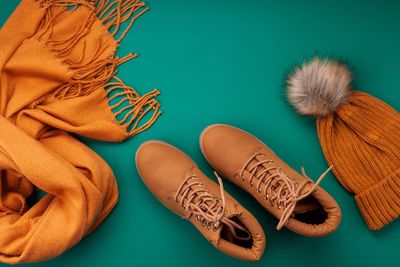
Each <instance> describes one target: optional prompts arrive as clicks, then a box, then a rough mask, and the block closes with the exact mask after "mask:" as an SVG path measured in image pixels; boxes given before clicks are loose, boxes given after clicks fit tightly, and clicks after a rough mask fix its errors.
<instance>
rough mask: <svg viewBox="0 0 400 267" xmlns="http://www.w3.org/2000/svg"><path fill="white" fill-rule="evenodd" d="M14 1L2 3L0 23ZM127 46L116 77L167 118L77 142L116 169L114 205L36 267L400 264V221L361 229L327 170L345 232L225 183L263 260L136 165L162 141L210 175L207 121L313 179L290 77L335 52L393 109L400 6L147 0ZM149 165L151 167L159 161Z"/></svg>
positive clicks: (309, 133)
mask: <svg viewBox="0 0 400 267" xmlns="http://www.w3.org/2000/svg"><path fill="white" fill-rule="evenodd" d="M17 2H18V1H6V0H2V1H0V23H3V22H4V21H5V20H6V18H7V17H8V16H9V15H10V14H11V12H12V10H13V9H14V8H15V6H16V5H17ZM147 4H148V5H149V6H150V7H151V11H150V12H148V13H147V14H145V15H144V16H142V17H141V18H140V19H139V20H138V21H137V23H135V25H134V27H133V29H132V30H131V31H130V33H129V34H128V35H127V37H126V39H125V40H124V41H123V42H122V45H121V48H120V50H119V54H120V55H124V54H126V53H128V52H130V51H135V52H138V53H139V54H140V57H138V58H137V59H135V60H133V61H131V62H129V63H126V64H124V65H123V66H121V68H120V70H119V76H120V77H121V78H123V79H124V80H125V82H126V83H128V84H129V85H132V86H134V87H136V88H137V89H138V91H139V92H141V93H144V92H147V91H150V90H151V89H153V88H158V89H160V90H161V92H162V94H161V95H160V96H159V100H160V102H161V104H162V110H163V115H162V116H161V117H160V118H159V120H158V121H157V122H156V124H155V125H154V126H153V127H152V128H151V129H149V130H148V131H146V132H144V133H142V134H140V135H139V136H137V137H134V138H132V139H131V140H129V141H127V142H125V143H121V144H111V143H102V142H97V141H91V140H86V139H85V140H83V141H84V142H86V143H87V144H88V145H89V146H90V147H92V148H93V149H94V150H95V151H97V152H98V153H99V154H100V155H101V156H103V157H104V158H105V160H106V161H107V162H108V163H109V164H110V165H111V167H112V168H113V170H114V172H115V174H116V176H117V179H118V183H119V190H120V200H119V204H118V206H117V207H116V208H115V210H114V211H113V212H112V214H111V215H110V216H109V218H108V219H107V220H106V221H105V222H104V223H103V224H102V225H101V226H100V228H98V229H97V230H96V231H95V232H94V233H92V234H91V235H90V236H88V237H86V238H85V239H84V240H82V241H81V242H80V243H79V244H78V245H76V246H75V247H73V248H72V249H70V250H69V251H67V252H66V253H64V254H63V255H62V256H60V257H58V258H56V259H54V260H51V261H49V262H45V263H41V264H37V266H75V267H78V266H176V267H181V266H190V267H205V266H207V267H213V266H230V267H233V266H268V267H275V266H279V267H282V266H296V267H301V266H307V267H310V266H400V259H399V248H400V222H399V221H398V220H397V221H395V222H393V223H392V224H390V225H389V226H387V227H385V228H384V229H383V230H381V231H379V232H372V231H370V230H368V229H367V227H366V224H365V223H364V221H363V219H362V217H361V215H360V213H359V212H358V209H357V206H356V203H355V201H354V198H353V197H352V196H351V195H350V194H349V193H348V192H347V191H345V190H344V189H343V187H341V185H340V184H339V183H338V182H337V181H336V179H335V177H334V176H333V175H332V174H330V175H328V177H326V179H325V180H324V181H323V182H322V186H323V187H324V188H325V189H326V190H327V191H329V192H330V193H331V194H332V195H333V196H334V198H335V199H336V200H337V201H338V202H339V204H340V205H341V208H342V211H343V220H342V224H341V226H340V228H339V229H338V231H337V232H335V233H334V234H332V235H330V236H328V237H325V238H320V239H310V238H305V237H302V236H299V235H296V234H294V233H292V232H290V231H288V230H286V229H283V230H281V231H280V232H278V231H276V230H275V226H276V224H277V221H276V219H274V218H273V217H272V216H271V215H269V214H268V213H267V212H266V211H265V210H264V209H262V208H261V206H260V205H259V204H257V202H256V201H255V200H253V199H252V198H251V197H250V196H248V195H247V194H246V193H245V192H243V191H241V190H239V189H238V188H235V187H234V186H233V185H232V184H229V183H225V187H226V190H227V191H228V192H229V193H231V194H232V195H233V196H234V197H236V198H237V199H238V200H239V201H240V202H241V203H242V204H243V205H244V206H245V207H246V208H248V209H249V210H250V211H251V212H253V213H254V215H255V216H256V217H257V218H258V219H259V221H260V223H261V224H262V226H263V227H264V230H265V232H266V235H267V238H268V244H267V249H266V251H265V254H264V257H263V258H262V260H261V261H260V262H258V263H247V262H242V261H239V260H236V259H233V258H230V257H228V256H225V255H223V254H221V253H220V252H218V251H217V250H216V249H214V248H213V247H212V246H211V245H210V244H208V242H207V241H206V240H205V239H204V238H203V237H202V236H201V235H200V234H199V233H198V232H197V231H196V230H195V229H194V227H192V226H191V225H190V224H189V223H188V222H186V221H184V220H182V219H180V218H179V217H177V216H175V215H174V214H172V213H170V212H169V211H168V210H167V209H165V208H164V207H163V206H162V205H161V204H160V203H158V202H157V200H156V199H155V198H153V196H152V195H151V194H150V193H149V191H148V190H147V189H146V187H145V186H144V185H143V183H142V182H141V180H140V178H139V177H138V174H137V172H136V169H135V166H134V154H135V151H136V149H137V147H138V146H139V145H140V144H141V143H142V142H143V141H146V140H149V139H161V140H164V141H167V142H169V143H171V144H173V145H175V146H178V147H179V148H181V149H182V150H184V151H185V152H187V153H188V154H189V155H190V156H192V157H193V159H194V160H195V161H196V162H198V164H199V166H200V167H201V168H202V169H203V170H204V172H205V173H207V174H209V176H210V177H213V176H212V169H211V168H210V167H209V166H208V165H207V164H206V162H205V160H204V158H203V157H202V155H201V152H200V149H199V146H198V137H199V134H200V132H201V131H202V129H203V128H204V127H206V126H207V125H209V124H212V123H228V124H232V125H235V126H238V127H241V128H243V129H245V130H247V131H250V132H251V133H253V134H255V135H256V136H258V137H259V138H260V139H261V140H263V141H265V142H266V143H267V144H268V145H269V146H270V147H271V148H273V149H274V150H275V152H276V153H278V154H279V155H280V156H281V157H282V158H283V159H285V160H286V161H287V162H288V163H289V164H291V165H292V166H293V167H295V168H297V169H299V168H300V166H304V167H305V168H306V170H307V172H308V174H309V175H310V176H311V177H318V176H319V174H320V173H321V172H322V171H323V170H325V169H326V168H327V164H326V162H325V160H324V157H323V155H322V152H321V149H320V146H319V143H318V139H317V136H316V128H315V125H314V120H313V119H312V118H303V117H300V116H298V115H296V114H295V112H294V111H293V109H291V107H290V106H289V105H288V104H287V103H286V100H285V96H284V91H283V87H284V79H285V73H286V72H287V70H288V69H290V67H291V66H292V65H293V64H294V63H298V62H301V61H302V60H303V59H304V58H308V57H310V56H313V55H314V54H315V53H319V54H321V55H323V56H335V57H342V58H344V59H346V60H348V61H349V62H350V65H351V67H352V68H353V69H354V75H355V81H354V83H355V87H356V88H358V89H360V90H363V91H365V92H368V93H371V94H373V95H374V96H377V97H379V98H380V99H382V100H384V101H386V102H387V103H388V104H390V105H392V106H393V107H395V108H396V109H397V110H400V101H399V99H400V90H399V88H400V87H399V86H400V85H399V83H400V82H399V75H400V67H399V62H400V49H399V48H400V32H399V26H400V1H394V0H393V1H361V0H360V1H349V0H341V1H261V0H248V1H243V0H241V1H238V0H202V1H183V0H182V1H178V0H168V1H162V0H158V1H157V0H151V1H148V3H147ZM155 164H156V163H155Z"/></svg>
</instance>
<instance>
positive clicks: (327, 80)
mask: <svg viewBox="0 0 400 267" xmlns="http://www.w3.org/2000/svg"><path fill="white" fill-rule="evenodd" d="M351 81H352V74H351V72H350V70H349V69H348V67H347V66H346V65H344V64H343V63H341V62H338V61H334V60H326V59H320V58H319V57H315V58H313V59H312V60H311V61H309V62H306V63H304V64H303V65H302V66H300V67H298V68H296V69H295V70H294V72H293V73H292V74H290V75H289V79H288V84H287V95H288V99H289V101H290V102H291V104H292V105H293V106H294V107H295V108H296V109H297V110H298V112H299V113H300V114H303V115H313V116H316V117H323V116H326V115H329V114H331V113H333V112H334V111H335V110H336V109H337V108H338V107H339V106H340V105H341V104H343V103H346V102H347V96H348V95H349V93H350V90H351Z"/></svg>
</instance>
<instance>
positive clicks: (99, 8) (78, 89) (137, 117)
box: [36, 0, 161, 136]
mask: <svg viewBox="0 0 400 267" xmlns="http://www.w3.org/2000/svg"><path fill="white" fill-rule="evenodd" d="M36 1H37V2H39V3H40V6H41V7H42V8H44V9H46V13H45V16H44V19H43V20H42V23H41V25H40V27H39V30H38V32H37V34H36V38H37V39H38V40H40V41H42V42H43V43H44V44H45V45H46V47H47V48H48V49H49V50H51V51H53V52H55V53H56V54H57V55H58V56H59V58H60V59H63V58H64V60H63V62H64V63H65V64H67V65H68V66H69V69H71V70H73V71H74V73H73V75H72V78H71V80H70V81H69V82H68V83H66V84H64V85H62V86H60V87H58V88H57V89H55V90H54V92H53V95H54V97H55V98H56V99H59V100H66V99H69V98H74V97H79V96H85V95H88V94H90V93H92V92H93V91H94V90H98V89H99V88H101V89H104V90H106V93H107V97H108V100H109V104H110V106H111V107H110V108H111V111H112V112H113V113H114V116H115V118H116V119H117V121H118V122H119V123H120V125H121V126H122V127H124V128H125V129H126V131H127V132H128V135H129V136H133V135H135V134H137V133H140V132H142V131H144V130H146V129H147V128H149V127H150V126H151V125H152V124H153V123H154V122H155V120H156V119H157V118H158V117H159V116H160V114H161V112H160V111H159V107H160V105H159V103H158V102H157V101H156V100H155V99H154V98H155V97H156V96H157V95H158V94H159V93H160V92H159V91H158V90H153V91H152V92H149V93H147V94H144V95H143V96H140V95H139V94H138V93H137V92H136V91H135V90H134V89H133V88H132V87H129V86H126V85H125V84H124V83H123V82H122V81H121V80H120V79H119V78H117V77H116V76H115V75H116V72H117V71H116V68H117V67H118V66H119V65H121V64H122V63H124V62H126V61H128V60H130V59H132V58H135V57H136V56H137V54H129V55H127V56H125V57H123V58H118V57H114V56H112V57H110V58H108V59H105V60H104V59H99V56H100V55H102V54H103V52H104V51H105V49H107V45H106V44H103V43H102V39H101V38H99V39H98V40H97V43H96V48H95V50H94V52H93V53H92V55H90V56H89V57H87V54H86V46H87V43H86V41H85V40H84V41H81V40H82V39H83V38H84V37H85V36H86V35H87V34H88V33H89V31H90V29H91V26H92V24H93V23H94V21H95V20H96V19H98V20H100V21H101V22H102V23H103V25H104V27H105V28H106V29H107V30H108V31H109V34H110V35H111V36H112V37H113V38H114V39H115V40H116V42H117V43H119V42H120V41H121V40H122V39H123V38H124V37H125V35H126V34H127V32H128V31H129V29H130V28H131V27H132V26H133V24H134V22H135V21H136V19H137V18H138V17H139V16H141V15H142V14H143V13H145V12H146V11H147V10H148V8H147V7H145V4H144V3H143V2H141V0H114V1H113V0H111V1H110V0H98V1H96V0H65V1H61V0H36ZM81 6H85V7H87V8H88V9H89V10H91V12H90V15H89V16H87V18H86V20H85V22H84V23H83V24H82V25H81V26H79V27H77V28H76V29H75V31H73V33H71V34H70V36H68V37H65V38H63V39H55V38H54V37H53V36H52V33H53V24H54V21H55V19H56V18H57V17H58V16H59V15H60V14H62V13H64V12H74V11H75V10H76V9H78V8H79V7H81ZM52 7H65V11H63V12H60V13H57V14H55V15H54V14H53V13H54V12H51V8H52ZM127 21H129V22H128V25H127V26H126V27H125V29H124V30H122V29H121V24H122V23H124V22H127ZM119 32H121V33H120V35H119V37H118V38H117V37H116V35H117V34H119ZM77 45H80V46H81V49H82V55H81V56H80V58H79V59H76V60H74V61H72V60H67V59H65V58H66V57H67V56H68V55H69V54H70V53H71V51H72V50H73V49H74V48H75V47H76V46H77ZM85 55H86V57H85ZM110 80H113V81H110ZM115 101H118V102H117V103H116V104H113V105H112V104H111V102H115ZM150 111H153V113H152V115H151V117H150V119H149V120H148V121H147V122H145V123H143V124H141V121H142V119H143V118H144V117H145V116H146V114H149V112H150ZM121 116H122V118H120V119H118V118H119V117H121Z"/></svg>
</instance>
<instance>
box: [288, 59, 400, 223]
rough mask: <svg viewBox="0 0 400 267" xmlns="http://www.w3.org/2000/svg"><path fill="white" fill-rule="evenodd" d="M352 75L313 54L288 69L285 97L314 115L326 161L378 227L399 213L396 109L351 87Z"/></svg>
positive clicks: (398, 116)
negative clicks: (299, 64)
mask: <svg viewBox="0 0 400 267" xmlns="http://www.w3.org/2000/svg"><path fill="white" fill-rule="evenodd" d="M351 80H352V76H351V72H350V71H349V69H348V68H347V67H346V66H345V65H344V64H342V63H341V62H338V61H330V60H323V59H320V58H314V59H312V60H311V61H310V62H307V63H305V64H304V65H302V66H300V67H298V68H297V69H295V70H294V72H293V73H292V74H290V76H289V80H288V98H289V101H290V102H291V103H292V105H293V106H294V107H295V108H296V109H297V110H298V112H299V113H300V114H302V115H313V116H316V117H317V130H318V137H319V141H320V143H321V148H322V150H323V152H324V155H325V158H326V160H327V161H328V163H329V164H332V165H333V166H334V168H333V172H334V174H335V176H336V177H337V179H338V180H339V182H340V183H341V184H342V185H343V186H344V187H345V188H346V190H347V191H349V192H350V193H352V194H354V195H355V199H356V202H357V204H358V207H359V209H360V211H361V214H362V215H363V217H364V219H365V221H366V223H367V225H368V227H369V228H370V229H372V230H378V229H381V228H382V227H383V226H385V225H386V224H388V223H390V222H392V221H393V220H394V219H396V218H397V217H398V216H399V214H400V114H399V112H398V111H396V110H395V109H393V108H392V107H390V106H389V105H387V104H386V103H384V102H382V101H381V100H379V99H377V98H375V97H373V96H371V95H369V94H366V93H362V92H358V91H352V90H351Z"/></svg>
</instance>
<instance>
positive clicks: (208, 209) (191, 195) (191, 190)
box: [175, 172, 251, 240]
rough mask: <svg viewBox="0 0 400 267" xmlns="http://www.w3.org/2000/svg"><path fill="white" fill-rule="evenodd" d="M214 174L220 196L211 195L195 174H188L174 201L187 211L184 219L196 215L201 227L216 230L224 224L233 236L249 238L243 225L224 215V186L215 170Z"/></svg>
mask: <svg viewBox="0 0 400 267" xmlns="http://www.w3.org/2000/svg"><path fill="white" fill-rule="evenodd" d="M214 174H215V176H216V177H217V179H218V183H219V188H220V194H221V197H220V198H218V197H214V196H212V195H211V193H210V191H209V190H207V189H206V188H205V187H204V184H203V183H201V182H200V181H199V180H198V179H197V176H196V175H190V176H188V177H186V178H185V179H184V180H183V182H182V184H181V185H180V186H179V188H178V190H177V192H176V194H175V201H176V202H177V203H179V204H180V205H181V206H182V207H183V208H184V209H185V210H186V211H187V212H188V215H187V216H186V219H189V218H190V217H191V216H196V219H197V220H198V221H200V222H201V223H202V225H203V227H207V229H208V230H210V229H211V228H212V229H213V231H216V230H217V229H218V228H220V227H221V225H222V224H224V225H226V226H227V227H228V228H229V230H230V231H231V233H232V235H233V237H234V238H236V239H238V240H249V239H251V235H250V233H249V231H248V230H247V229H246V228H245V227H243V226H241V225H239V224H238V223H236V222H234V221H233V220H232V219H230V218H228V217H227V216H226V215H227V212H226V210H225V207H226V201H225V195H224V186H223V184H222V180H221V177H219V175H218V174H217V173H216V172H214ZM236 230H240V231H241V232H243V233H245V235H246V236H245V237H243V236H239V235H238V234H237V232H236Z"/></svg>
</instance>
